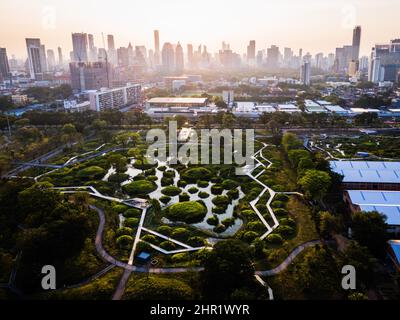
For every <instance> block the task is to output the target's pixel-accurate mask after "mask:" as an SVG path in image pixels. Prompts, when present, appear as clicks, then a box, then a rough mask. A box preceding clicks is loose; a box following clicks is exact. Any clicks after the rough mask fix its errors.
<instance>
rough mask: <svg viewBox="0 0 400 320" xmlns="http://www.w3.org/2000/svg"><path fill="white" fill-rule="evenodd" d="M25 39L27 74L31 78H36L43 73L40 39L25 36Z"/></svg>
mask: <svg viewBox="0 0 400 320" xmlns="http://www.w3.org/2000/svg"><path fill="white" fill-rule="evenodd" d="M25 41H26V49H27V51H28V64H29V74H30V76H31V79H37V78H38V77H40V76H42V74H43V68H42V60H43V59H41V53H40V51H41V49H40V47H41V44H40V39H32V38H27V39H25Z"/></svg>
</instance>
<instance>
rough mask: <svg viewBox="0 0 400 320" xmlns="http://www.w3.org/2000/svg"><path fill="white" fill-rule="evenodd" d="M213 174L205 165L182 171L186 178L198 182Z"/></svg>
mask: <svg viewBox="0 0 400 320" xmlns="http://www.w3.org/2000/svg"><path fill="white" fill-rule="evenodd" d="M211 175H212V174H211V171H210V170H208V169H206V168H203V167H197V168H191V169H188V170H186V171H184V172H183V173H182V177H183V178H184V180H186V181H190V182H196V181H198V180H200V179H209V178H210V177H211Z"/></svg>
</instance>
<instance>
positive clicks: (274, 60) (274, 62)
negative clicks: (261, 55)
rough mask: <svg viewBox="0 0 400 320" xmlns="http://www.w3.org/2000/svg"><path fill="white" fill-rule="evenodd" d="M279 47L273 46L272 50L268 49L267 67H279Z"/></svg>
mask: <svg viewBox="0 0 400 320" xmlns="http://www.w3.org/2000/svg"><path fill="white" fill-rule="evenodd" d="M279 56H280V52H279V47H277V46H274V45H272V46H271V48H268V49H267V66H268V67H269V68H278V67H279Z"/></svg>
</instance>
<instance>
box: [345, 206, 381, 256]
mask: <svg viewBox="0 0 400 320" xmlns="http://www.w3.org/2000/svg"><path fill="white" fill-rule="evenodd" d="M352 220H353V221H352V230H353V237H354V239H355V240H357V242H358V243H359V244H360V245H362V246H365V247H367V248H368V249H369V250H370V251H371V252H372V253H373V254H374V255H375V256H377V257H383V256H384V254H385V245H386V240H387V224H386V217H385V216H384V215H382V214H380V213H379V212H356V213H354V214H353V219H352Z"/></svg>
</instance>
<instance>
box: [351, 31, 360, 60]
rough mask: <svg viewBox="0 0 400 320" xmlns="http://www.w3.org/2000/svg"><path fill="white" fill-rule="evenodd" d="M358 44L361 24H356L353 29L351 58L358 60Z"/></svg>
mask: <svg viewBox="0 0 400 320" xmlns="http://www.w3.org/2000/svg"><path fill="white" fill-rule="evenodd" d="M360 44H361V26H357V27H355V28H354V30H353V45H352V47H353V54H352V57H351V59H352V60H353V61H358V59H359V57H360Z"/></svg>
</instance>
